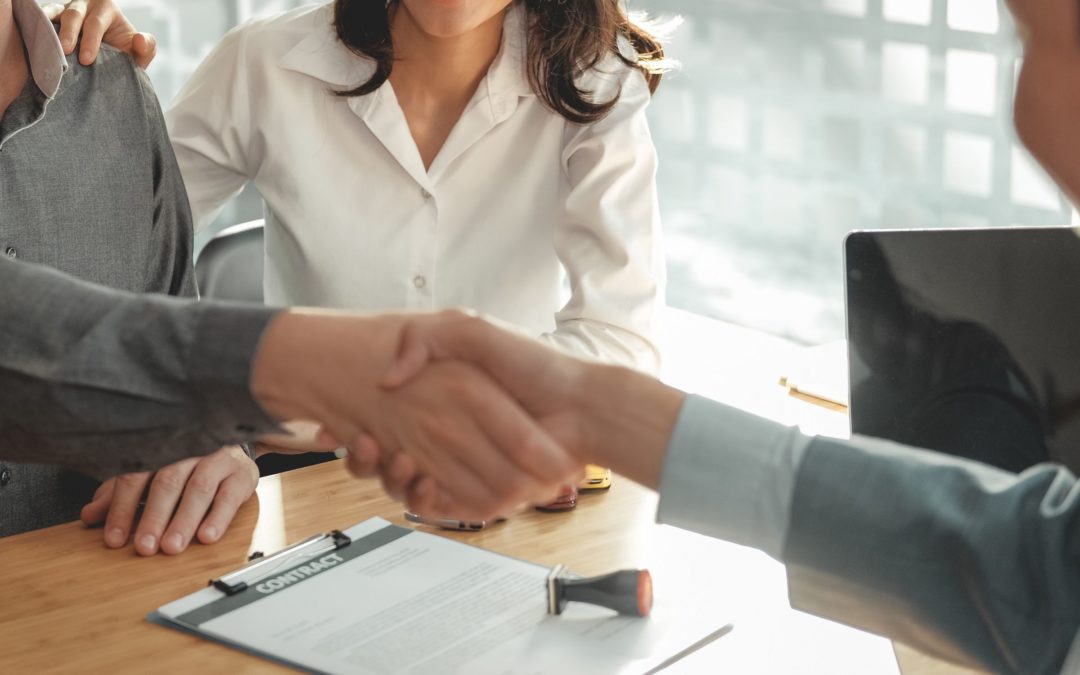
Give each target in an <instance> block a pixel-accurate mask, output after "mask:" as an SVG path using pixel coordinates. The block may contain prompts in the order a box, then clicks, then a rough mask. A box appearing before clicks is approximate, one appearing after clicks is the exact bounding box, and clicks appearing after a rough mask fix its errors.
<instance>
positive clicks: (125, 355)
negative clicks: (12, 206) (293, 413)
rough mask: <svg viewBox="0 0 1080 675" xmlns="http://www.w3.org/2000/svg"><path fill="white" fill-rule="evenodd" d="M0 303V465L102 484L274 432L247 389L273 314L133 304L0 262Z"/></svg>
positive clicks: (142, 300)
mask: <svg viewBox="0 0 1080 675" xmlns="http://www.w3.org/2000/svg"><path fill="white" fill-rule="evenodd" d="M0 297H2V300H0V438H2V441H0V453H2V454H3V456H4V458H5V459H12V460H15V461H24V462H36V463H50V464H60V465H64V466H68V467H71V468H76V469H81V470H84V471H86V472H88V473H93V474H96V475H102V476H106V475H114V474H118V473H125V472H130V471H141V470H146V469H151V468H156V467H158V466H161V465H163V464H167V463H169V462H174V461H177V460H180V459H183V458H185V457H189V456H192V455H200V454H207V453H210V452H213V451H214V450H216V449H217V448H219V447H220V446H221V445H224V444H225V443H227V442H235V441H239V440H247V439H249V438H254V437H255V436H257V435H258V434H259V433H267V432H271V431H273V430H274V429H276V424H275V422H274V420H272V419H271V418H270V417H269V416H268V415H267V414H266V413H265V412H264V411H263V410H262V408H261V407H260V406H259V405H258V404H257V403H256V402H255V401H254V400H253V399H252V396H251V393H250V390H249V386H248V383H249V381H250V375H251V373H250V370H251V357H252V354H253V353H255V350H256V349H257V347H258V344H259V340H260V336H261V335H262V332H263V330H264V329H265V327H266V325H267V323H268V322H269V321H270V319H271V317H272V316H273V315H274V314H275V312H274V311H272V310H269V309H266V308H241V307H229V306H225V305H221V304H211V303H206V304H193V303H189V302H185V301H181V300H176V299H172V298H167V297H161V296H136V295H131V294H127V293H122V292H119V291H113V290H109V289H105V288H102V287H99V286H94V285H91V284H87V283H84V282H81V281H77V280H75V279H72V278H71V277H67V276H64V275H62V274H60V273H58V272H55V271H52V270H49V269H46V268H43V267H38V266H36V265H28V264H26V263H20V262H15V261H8V260H4V261H0ZM221 335H228V336H229V339H228V340H223V339H221V337H220V336H221ZM196 342H198V343H199V344H200V345H204V347H202V348H200V349H192V348H191V347H192V345H194V344H195V343H196Z"/></svg>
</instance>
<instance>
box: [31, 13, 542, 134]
mask: <svg viewBox="0 0 1080 675" xmlns="http://www.w3.org/2000/svg"><path fill="white" fill-rule="evenodd" d="M19 1H20V0H16V2H19ZM22 1H25V2H32V0H22ZM526 43H527V40H526V35H525V10H524V8H523V7H522V6H521V3H520V2H514V3H513V4H512V5H510V8H509V9H508V10H507V12H506V18H505V19H504V20H503V35H502V45H501V46H500V48H499V54H498V55H497V56H496V57H495V61H494V62H493V63H492V64H491V67H490V68H489V69H488V73H487V84H486V86H487V91H488V94H489V95H490V97H491V98H492V104H493V107H494V106H497V105H499V104H500V103H501V101H503V100H506V99H510V98H514V99H516V98H517V97H518V96H531V95H533V91H532V88H531V87H530V86H529V79H528V76H527V74H526V71H525V63H526V48H527V44H526ZM279 65H280V66H281V67H282V68H284V69H286V70H291V71H294V72H297V73H301V74H303V75H308V76H310V77H314V78H316V79H318V80H321V81H323V82H326V83H327V84H329V85H331V86H333V87H336V88H343V89H350V88H352V87H355V86H356V85H358V84H360V83H361V82H364V81H366V80H367V79H369V78H370V77H371V76H372V74H374V72H375V63H374V62H373V61H372V60H371V59H367V58H364V57H361V56H358V55H356V54H354V53H352V52H351V51H349V49H348V48H347V47H346V46H345V45H343V44H342V43H341V41H340V40H339V39H338V36H337V33H336V32H335V31H334V26H333V14H332V8H331V6H329V5H327V6H326V7H324V8H323V9H322V10H321V11H320V17H319V19H318V20H317V21H316V24H315V30H313V31H311V32H310V33H309V34H308V36H307V37H306V38H304V39H303V40H301V41H300V43H299V44H297V45H296V46H295V47H293V48H292V49H291V50H289V52H287V53H286V54H285V56H284V57H283V58H282V59H281V61H280V62H279ZM375 93H376V94H377V93H378V92H375ZM360 99H361V100H357V101H354V103H353V109H354V110H355V111H356V113H357V114H358V115H360V116H361V117H362V116H363V115H364V112H365V111H366V110H368V109H369V108H370V107H371V105H372V104H373V103H374V100H375V95H369V96H363V97H360Z"/></svg>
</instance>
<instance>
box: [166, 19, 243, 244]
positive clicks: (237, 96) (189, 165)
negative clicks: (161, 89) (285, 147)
mask: <svg viewBox="0 0 1080 675" xmlns="http://www.w3.org/2000/svg"><path fill="white" fill-rule="evenodd" d="M245 44H246V43H245V32H244V27H243V26H241V27H239V28H236V29H234V30H232V31H231V32H230V33H228V34H227V35H226V36H225V37H223V38H222V40H221V42H220V43H218V45H217V46H216V47H214V49H213V50H212V51H211V52H210V54H209V55H208V56H207V57H206V59H205V60H203V62H202V63H201V64H200V65H199V67H198V68H197V69H196V70H195V73H194V74H193V75H192V76H191V78H190V79H189V80H188V81H187V83H186V84H185V85H184V87H183V89H181V90H180V93H179V94H177V95H176V98H175V100H174V101H173V103H172V106H171V107H170V108H169V110H168V111H167V112H166V114H165V120H166V122H167V124H168V130H169V137H170V138H171V139H172V146H173V148H174V150H175V152H176V161H177V163H178V164H179V166H180V171H181V173H182V174H183V176H184V183H185V184H186V186H187V195H188V198H189V201H190V203H191V212H192V215H193V218H194V223H195V231H196V232H198V231H201V230H202V229H204V228H206V227H207V226H208V225H210V223H211V222H213V220H214V218H215V216H217V214H218V213H219V212H220V211H221V208H222V207H223V206H224V205H225V203H226V202H228V201H229V200H230V199H231V198H233V197H235V196H236V195H237V194H238V193H239V192H240V190H241V189H242V188H243V187H244V184H245V183H246V182H247V181H248V179H249V178H251V177H253V176H254V172H255V167H257V166H258V165H259V162H260V157H259V150H258V148H257V147H254V146H253V145H252V143H251V137H250V134H251V123H250V121H251V110H250V107H251V95H250V92H249V88H248V71H247V64H246V63H245Z"/></svg>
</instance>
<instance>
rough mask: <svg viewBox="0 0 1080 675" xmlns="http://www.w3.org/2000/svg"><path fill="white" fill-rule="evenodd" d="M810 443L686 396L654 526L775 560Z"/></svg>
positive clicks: (769, 424) (784, 430)
mask: <svg viewBox="0 0 1080 675" xmlns="http://www.w3.org/2000/svg"><path fill="white" fill-rule="evenodd" d="M808 443H809V438H808V437H806V436H803V435H802V434H801V433H799V431H798V430H797V429H794V428H791V427H785V426H783V425H780V424H777V423H775V422H771V421H769V420H767V419H764V418H762V417H757V416H756V415H751V414H750V413H746V412H743V411H741V410H736V409H735V408H731V407H728V406H726V405H723V404H720V403H717V402H715V401H710V400H709V399H706V398H702V397H700V396H688V397H687V398H686V402H685V403H684V404H683V408H682V410H681V411H680V412H679V418H678V421H677V422H676V425H675V430H674V432H673V433H672V436H671V442H670V444H669V445H668V450H667V455H666V457H665V460H664V468H663V472H662V474H661V480H660V507H659V510H658V512H657V521H658V522H661V523H667V524H670V525H675V526H676V527H682V528H685V529H688V530H693V531H695V532H700V533H702V534H707V535H709V536H712V537H717V538H720V539H725V540H727V541H732V542H735V543H737V544H742V545H745V546H752V547H754V548H759V549H761V550H763V551H765V552H766V553H768V554H769V555H771V556H773V557H775V558H779V557H780V554H781V551H782V550H783V544H784V539H785V538H786V535H787V529H788V521H789V519H790V509H791V499H792V495H793V492H794V484H795V476H796V472H797V469H798V465H799V462H800V461H801V459H802V455H803V453H804V451H805V449H806V446H807V444H808Z"/></svg>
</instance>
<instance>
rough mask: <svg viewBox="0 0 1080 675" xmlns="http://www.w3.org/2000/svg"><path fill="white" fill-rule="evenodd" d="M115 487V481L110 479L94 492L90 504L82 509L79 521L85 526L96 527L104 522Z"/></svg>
mask: <svg viewBox="0 0 1080 675" xmlns="http://www.w3.org/2000/svg"><path fill="white" fill-rule="evenodd" d="M115 487H116V479H115V478H110V479H109V480H107V481H105V482H104V483H102V484H101V485H99V486H98V489H97V490H95V491H94V497H93V499H91V500H90V503H89V504H87V505H86V506H84V507H82V510H81V511H80V512H79V519H80V520H82V521H83V523H85V524H87V525H97V524H98V523H101V522H104V521H105V516H107V515H108V513H109V505H110V504H112V496H113V489H114V488H115Z"/></svg>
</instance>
